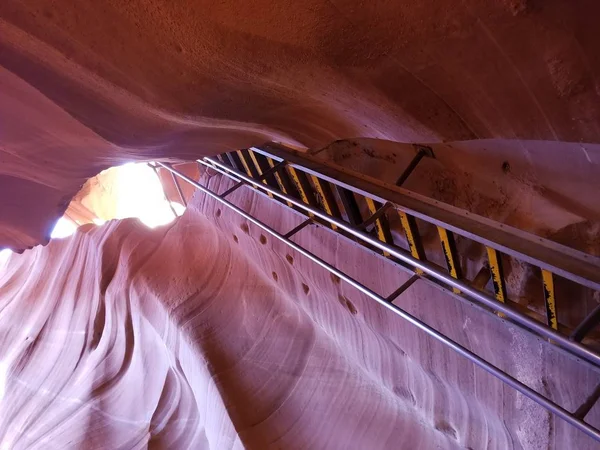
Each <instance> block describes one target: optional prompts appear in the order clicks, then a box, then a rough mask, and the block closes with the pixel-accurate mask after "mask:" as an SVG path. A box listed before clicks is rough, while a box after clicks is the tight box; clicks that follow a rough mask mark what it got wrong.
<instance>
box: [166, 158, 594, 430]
mask: <svg viewBox="0 0 600 450" xmlns="http://www.w3.org/2000/svg"><path fill="white" fill-rule="evenodd" d="M205 160H206V161H209V162H210V163H211V164H214V165H216V166H217V167H219V168H220V169H222V170H224V171H227V172H230V173H233V174H235V176H236V177H237V178H239V179H240V180H242V181H245V182H246V183H248V185H251V186H255V187H258V188H260V189H262V190H264V191H266V192H271V194H273V195H275V196H277V197H280V198H282V199H284V200H286V201H288V202H290V203H292V204H294V205H295V206H297V207H299V208H302V209H304V210H305V211H307V212H310V213H312V214H314V215H315V216H317V217H319V218H320V219H322V220H325V221H327V222H329V223H333V224H335V225H336V226H338V227H339V228H341V229H343V230H345V231H346V232H348V233H350V234H352V235H353V236H355V237H357V238H360V239H362V240H364V241H365V242H368V243H369V244H370V245H373V246H375V247H377V248H379V249H381V250H385V251H388V252H389V253H390V254H392V255H393V256H395V257H397V258H398V259H400V260H402V261H404V262H406V263H407V264H410V265H411V266H413V267H415V268H418V269H420V270H422V271H423V272H424V273H426V274H428V275H429V276H432V277H433V278H436V279H438V280H440V281H446V282H447V283H448V284H449V285H450V286H453V287H456V288H458V289H460V290H461V292H465V293H468V294H469V295H473V296H475V295H474V294H477V297H479V296H482V297H484V298H483V300H485V301H486V302H487V301H489V302H493V307H494V309H496V310H500V309H501V308H502V310H503V312H505V313H506V314H507V316H508V315H514V312H513V311H512V310H511V309H509V308H506V307H504V305H502V304H499V303H498V302H496V301H495V300H493V299H491V298H489V297H487V296H485V295H484V294H482V293H480V292H476V291H475V290H474V289H472V288H471V287H470V286H468V285H466V284H464V283H462V282H460V281H458V280H455V279H453V278H451V277H447V276H446V274H443V273H441V272H440V271H438V270H437V269H435V268H434V267H431V265H430V264H428V263H423V262H422V261H419V260H417V259H415V258H412V257H411V256H409V255H407V254H405V253H404V252H401V251H398V249H396V248H395V247H391V246H389V245H387V244H383V243H381V242H380V241H378V240H377V239H375V238H372V237H371V236H369V235H368V234H366V233H364V232H362V231H360V230H358V229H356V228H354V227H352V226H349V225H348V224H347V223H345V222H344V221H340V220H338V219H336V218H334V217H331V216H328V215H327V214H324V213H322V212H321V211H320V210H318V209H317V208H313V207H310V206H309V205H306V204H304V203H302V202H301V201H298V200H296V199H295V198H294V197H291V196H288V195H285V194H281V193H279V192H278V191H276V190H275V189H272V188H270V187H269V186H267V185H265V184H263V183H260V182H255V181H254V180H253V179H251V178H249V177H247V176H246V175H244V174H242V173H241V172H239V171H236V170H234V169H231V168H230V167H227V166H224V165H222V164H220V163H219V162H218V161H215V160H213V159H211V158H205ZM157 164H158V165H160V166H161V167H163V168H165V169H167V170H169V171H170V172H171V173H173V174H175V175H177V176H179V177H180V178H181V179H183V180H185V181H186V182H188V183H190V184H191V185H193V186H194V187H196V188H197V189H198V190H200V191H201V192H203V193H204V194H206V195H208V196H209V197H211V198H212V199H214V200H216V201H217V202H219V203H221V204H222V205H224V206H226V207H228V208H230V209H231V210H233V211H235V212H236V213H238V214H239V215H241V216H242V217H244V218H245V219H246V220H248V221H249V222H251V223H253V224H255V225H256V226H258V227H259V228H261V229H262V230H264V231H265V232H267V233H269V234H270V235H272V236H273V237H275V238H277V239H278V240H280V241H281V242H283V243H285V244H287V245H288V246H289V247H291V248H293V249H294V250H296V251H297V252H299V253H300V254H302V255H304V256H306V257H307V258H309V259H310V260H311V261H313V262H314V263H316V264H318V265H319V266H321V267H322V268H324V269H326V270H327V271H329V272H330V273H332V274H334V275H336V276H338V277H339V278H340V279H342V280H344V281H345V282H347V283H348V284H350V285H351V286H353V287H355V288H356V289H358V290H359V291H360V292H362V293H363V294H365V295H367V296H368V297H369V298H371V299H373V300H375V301H376V302H377V303H379V304H380V305H381V306H383V307H385V308H387V309H389V310H390V311H392V312H394V313H395V314H397V315H398V316H400V317H402V318H403V319H405V320H407V321H408V322H409V323H411V324H413V325H414V326H416V327H417V328H419V329H420V330H422V331H424V332H425V333H427V334H428V335H429V336H431V337H432V338H434V339H436V340H438V341H439V342H441V343H443V344H444V345H446V346H447V347H449V348H451V349H452V350H454V351H456V352H457V353H459V354H460V355H462V356H464V357H465V358H467V359H468V360H470V361H471V362H473V363H474V364H476V365H477V366H479V367H481V368H482V369H484V370H485V371H487V372H488V373H490V374H491V375H493V376H495V377H496V378H498V379H500V380H501V381H503V382H504V383H506V384H508V385H509V386H511V387H513V388H514V389H516V390H517V391H519V392H520V393H521V394H523V395H525V396H526V397H528V398H530V399H531V400H533V401H535V402H536V403H538V404H539V405H541V406H542V407H544V408H546V409H547V410H549V411H551V412H553V413H554V414H556V415H557V416H558V417H560V418H561V419H563V420H565V421H566V422H568V423H570V424H571V425H573V426H574V427H576V428H577V429H579V430H581V431H583V432H584V433H586V434H587V435H588V436H590V437H592V438H594V439H595V440H597V441H600V430H598V429H596V428H595V427H593V426H591V425H589V424H587V423H586V422H584V420H583V419H582V418H580V417H577V416H576V415H575V414H573V413H571V412H569V411H567V410H566V409H564V408H563V407H561V406H560V405H558V404H557V403H555V402H553V401H551V400H550V399H548V398H546V397H544V396H543V395H541V394H539V393H538V392H536V391H534V390H533V389H531V388H530V387H529V386H527V385H525V384H524V383H522V382H520V381H519V380H517V379H516V378H514V377H512V376H511V375H509V374H508V373H506V372H504V371H503V370H501V369H499V368H498V367H496V366H494V365H493V364H491V363H489V362H488V361H486V360H484V359H483V358H481V357H480V356H478V355H477V354H475V353H473V352H472V351H470V350H469V349H467V348H465V347H463V346H462V345H460V344H458V343H457V342H455V341H453V340H452V339H450V338H449V337H447V336H446V335H444V334H442V333H440V332H439V331H437V330H436V329H434V328H432V327H430V326H429V325H427V324H426V323H424V322H422V321H420V320H419V319H417V318H416V317H414V316H413V315H411V314H410V313H408V312H406V311H405V310H403V309H402V308H400V307H398V306H396V305H394V304H393V303H391V302H390V301H388V300H387V299H386V298H384V297H382V296H380V295H379V294H377V293H376V292H374V291H373V290H371V289H369V288H368V287H366V286H364V285H363V284H362V283H360V282H359V281H357V280H355V279H354V278H352V277H350V276H348V275H347V274H345V273H344V272H342V271H340V270H339V269H337V268H335V267H333V266H332V265H330V264H329V263H327V262H325V261H324V260H322V259H321V258H319V257H318V256H316V255H315V254H313V253H311V252H310V251H308V250H306V249H305V248H303V247H301V246H300V245H298V244H296V243H295V242H293V241H292V240H291V239H289V238H288V237H286V236H285V235H282V234H281V233H279V232H277V231H276V230H274V229H273V228H271V227H269V226H268V225H266V224H265V223H263V222H261V221H260V220H258V219H256V218H255V217H253V216H252V215H250V214H249V213H247V212H245V211H244V210H242V209H241V208H239V207H237V206H235V205H234V204H233V203H231V202H229V201H227V200H225V199H224V198H222V197H221V196H219V195H218V194H216V193H215V192H213V191H211V190H210V189H208V188H206V187H204V186H202V185H201V184H200V183H198V182H196V181H195V180H193V179H191V178H189V177H188V176H186V175H185V174H183V173H181V172H179V171H177V170H176V169H174V168H173V167H171V166H170V165H168V164H164V163H157ZM309 220H310V219H309ZM448 278H449V279H448ZM409 282H410V280H409ZM413 282H414V280H413ZM484 303H485V302H484ZM504 310H506V311H504ZM536 324H537V325H540V324H539V323H536ZM543 331H544V333H549V336H552V338H553V339H554V338H559V339H560V340H561V341H562V339H564V338H563V337H562V336H561V335H558V334H557V333H553V332H552V331H551V330H549V329H545V327H544V330H543ZM554 335H556V336H554ZM567 343H570V344H573V343H572V342H570V341H568V340H567ZM573 347H574V349H577V350H578V351H581V349H580V347H581V348H582V349H583V350H585V351H582V353H583V354H584V355H587V354H588V353H591V352H589V350H588V349H585V347H583V346H581V345H574V344H573ZM591 356H595V357H596V359H597V358H598V357H597V355H595V354H593V353H591ZM592 360H594V359H593V358H592Z"/></svg>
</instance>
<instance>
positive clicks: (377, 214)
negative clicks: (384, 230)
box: [332, 202, 393, 230]
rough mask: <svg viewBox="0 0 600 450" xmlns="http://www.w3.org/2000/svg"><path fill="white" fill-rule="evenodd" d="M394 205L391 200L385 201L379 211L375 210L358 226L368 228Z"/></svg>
mask: <svg viewBox="0 0 600 450" xmlns="http://www.w3.org/2000/svg"><path fill="white" fill-rule="evenodd" d="M392 206H393V205H392V204H391V203H390V202H387V203H385V204H384V205H383V206H382V207H381V208H379V209H378V210H377V211H375V212H374V213H373V214H372V215H371V217H369V218H368V219H367V220H365V221H364V222H363V223H361V224H359V225H357V226H356V228H358V229H359V230H365V229H366V228H368V227H369V225H372V224H374V223H375V222H376V221H377V219H379V218H380V217H381V216H383V215H384V214H385V212H386V211H387V210H388V209H390V208H391V207H392ZM332 217H333V216H332Z"/></svg>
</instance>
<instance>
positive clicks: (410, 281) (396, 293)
mask: <svg viewBox="0 0 600 450" xmlns="http://www.w3.org/2000/svg"><path fill="white" fill-rule="evenodd" d="M419 278H421V277H420V276H419V275H413V276H412V277H410V278H409V279H408V280H407V281H406V282H405V283H404V284H403V285H402V286H400V287H399V288H398V289H396V290H395V291H394V292H392V293H391V294H390V295H388V296H387V298H386V300H387V301H388V302H390V303H391V302H393V301H394V300H395V299H396V298H398V296H400V295H402V294H403V293H404V291H406V290H407V289H408V288H409V287H411V286H412V285H413V284H415V281H417V280H418V279H419Z"/></svg>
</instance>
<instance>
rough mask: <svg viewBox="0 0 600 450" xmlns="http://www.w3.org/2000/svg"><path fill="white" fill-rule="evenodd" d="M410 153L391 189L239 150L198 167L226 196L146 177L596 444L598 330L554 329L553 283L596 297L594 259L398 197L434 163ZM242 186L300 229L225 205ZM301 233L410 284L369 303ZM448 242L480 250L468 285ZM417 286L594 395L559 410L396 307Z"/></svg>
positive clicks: (597, 265) (287, 158)
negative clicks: (539, 297)
mask: <svg viewBox="0 0 600 450" xmlns="http://www.w3.org/2000/svg"><path fill="white" fill-rule="evenodd" d="M415 149H416V155H415V157H414V159H413V161H412V162H411V163H410V164H409V166H408V167H407V168H406V170H405V171H404V173H403V174H402V175H401V176H400V177H399V178H398V181H397V183H396V185H391V184H387V183H383V182H381V181H379V180H376V179H374V178H371V177H367V176H364V175H362V174H359V173H356V172H353V171H350V170H348V169H346V168H343V167H340V166H337V165H335V164H333V163H331V162H328V161H325V160H322V159H319V158H318V157H316V156H314V155H310V154H307V153H302V152H297V151H294V150H290V149H286V148H283V147H281V146H277V145H266V146H263V147H261V148H250V149H245V150H238V151H234V152H230V153H225V154H222V155H219V156H217V157H214V158H212V157H206V158H203V159H201V160H198V163H200V164H201V165H203V166H205V167H208V168H211V169H214V170H215V171H217V172H219V173H221V174H223V175H224V176H227V177H229V178H231V179H233V180H234V181H235V182H236V184H235V185H234V186H233V187H232V188H230V189H228V190H226V191H225V192H222V193H216V192H213V191H211V190H209V189H208V188H207V187H205V186H202V185H200V184H199V183H198V182H197V181H196V180H193V179H191V178H190V177H188V176H186V175H185V174H183V173H181V172H180V171H178V170H176V169H174V168H173V167H172V166H171V165H169V164H165V163H155V164H156V165H155V166H154V167H162V168H164V169H166V170H168V171H169V172H170V173H171V174H172V175H173V180H174V181H175V185H176V187H177V190H178V192H179V194H180V196H181V198H182V200H183V201H184V202H185V198H184V196H183V193H182V190H181V188H180V186H179V184H178V181H177V178H180V179H182V180H184V181H186V182H188V183H190V184H191V185H193V186H195V187H196V188H197V189H199V190H200V191H202V192H203V193H205V194H206V195H208V196H210V197H212V198H213V199H214V200H216V201H218V202H220V203H222V204H223V205H225V206H227V207H229V208H231V209H232V210H234V211H236V212H237V213H238V214H240V215H241V216H243V217H245V218H246V219H247V220H248V221H250V222H252V223H254V224H255V225H256V226H258V227H260V228H261V229H262V230H264V231H266V232H267V233H269V234H271V235H272V236H274V237H276V238H277V239H279V240H280V241H282V242H284V243H286V244H287V245H289V246H290V247H292V248H294V249H295V250H296V251H298V252H300V253H302V254H303V255H304V256H306V257H308V258H309V259H311V260H312V261H313V262H315V263H317V264H318V265H320V266H321V267H323V268H325V269H326V270H328V271H329V272H331V273H333V274H335V275H336V276H338V277H339V278H340V279H342V280H344V281H346V282H347V283H349V284H350V285H352V286H354V287H355V288H356V289H358V290H360V291H361V292H362V293H364V294H365V295H367V296H368V297H370V298H371V299H373V300H374V301H376V302H378V303H379V304H381V305H382V306H383V307H386V308H388V309H390V310H391V311H393V312H394V313H396V314H397V315H399V316H400V317H402V318H403V319H405V320H407V321H409V322H410V323H412V324H413V325H415V326H416V327H418V328H420V329H421V330H423V331H425V332H426V333H427V334H429V335H430V336H431V337H433V338H435V339H437V340H438V341H440V342H442V343H443V344H445V345H446V346H448V347H450V348H452V349H453V350H455V351H456V352H458V353H460V354H461V355H463V356H464V357H466V358H467V359H469V360H470V361H472V362H473V363H474V364H476V365H478V366H479V367H481V368H483V369H484V370H486V371H487V372H489V373H491V374H492V375H494V376H496V377H497V378H499V379H501V380H502V381H504V382H505V383H506V384H508V385H510V386H512V387H513V388H514V389H516V390H518V391H519V392H521V393H522V394H524V395H525V396H527V397H529V398H530V399H532V400H534V401H535V402H537V403H538V404H540V405H541V406H543V407H545V408H546V409H548V410H549V411H551V412H553V413H554V414H556V415H557V416H559V417H561V418H562V419H564V420H565V421H567V422H569V423H570V424H572V425H573V426H575V427H577V428H578V429H580V430H582V431H583V432H585V433H586V434H588V435H590V436H591V437H593V438H594V439H596V440H598V441H600V430H598V429H597V428H595V427H593V426H591V425H590V424H588V423H586V422H585V417H586V415H587V413H588V412H589V411H590V409H591V408H592V407H593V406H594V404H595V403H596V402H597V400H598V398H599V397H600V353H599V352H598V351H596V350H595V348H594V347H593V345H586V344H584V343H583V342H582V341H583V340H584V339H585V338H586V336H589V335H590V333H592V331H593V329H594V327H595V326H596V325H597V324H598V322H600V306H598V307H596V308H595V309H594V310H593V311H591V313H590V314H589V315H588V316H587V317H586V318H585V319H583V320H582V321H581V322H580V323H579V325H577V326H576V327H572V328H569V327H567V326H565V325H563V324H561V321H560V311H558V310H557V303H556V290H555V281H556V279H557V277H561V278H564V279H566V280H569V281H570V282H572V283H575V284H577V285H579V286H581V287H583V288H585V289H591V290H596V291H600V259H599V258H596V257H593V256H591V255H588V254H585V253H582V252H578V251H576V250H573V249H571V248H568V247H565V246H562V245H560V244H557V243H555V242H552V241H549V240H547V239H544V238H541V237H539V236H535V235H532V234H529V233H526V232H524V231H522V230H518V229H516V228H513V227H510V226H507V225H505V224H502V223H498V222H495V221H492V220H489V219H486V218H484V217H480V216H477V215H474V214H472V213H469V212H468V211H464V210H461V209H458V208H455V207H452V206H450V205H447V204H444V203H441V202H438V201H436V200H432V199H430V198H427V197H424V196H421V195H419V194H416V193H414V192H411V191H408V190H405V189H402V188H401V187H400V186H401V185H402V184H403V183H404V181H405V180H406V179H407V178H408V177H409V176H410V174H411V172H412V171H413V170H414V168H415V167H417V165H418V164H419V161H421V159H422V158H424V157H433V156H434V155H433V152H432V151H431V149H430V148H428V147H426V146H419V145H416V146H415ZM242 186H249V187H251V188H253V189H255V190H256V192H258V193H260V194H263V195H266V196H268V197H270V198H271V199H272V200H273V201H277V202H280V204H281V207H282V208H290V209H292V210H294V211H295V212H296V213H297V214H302V215H303V216H304V217H305V220H304V221H303V222H302V223H301V224H300V225H299V226H297V227H295V228H294V229H292V230H289V231H286V232H283V233H281V232H279V231H276V230H274V229H273V228H271V227H270V226H268V225H266V224H265V223H263V222H261V221H260V220H258V219H256V218H255V217H253V216H251V215H250V214H248V213H247V212H246V211H243V210H242V209H240V208H239V207H237V206H235V205H234V204H232V203H231V202H230V201H228V200H227V196H229V195H230V194H231V193H232V192H234V191H235V190H237V189H239V188H241V187H242ZM184 204H185V203H184ZM392 215H397V216H398V217H397V218H399V223H400V224H401V232H402V234H403V236H404V238H405V239H404V240H402V242H400V241H399V240H398V239H396V240H395V239H394V233H393V231H394V230H392V229H391V228H390V223H389V222H390V220H389V219H390V218H391V217H392ZM417 221H423V222H426V223H429V224H431V225H433V226H435V227H436V229H437V234H438V236H439V240H440V244H439V245H440V249H441V251H442V252H443V255H444V259H445V263H446V264H445V267H444V266H442V265H438V264H435V263H433V262H431V261H428V260H427V257H426V254H425V251H424V246H423V243H422V239H421V235H420V233H419V226H418V223H417ZM307 226H320V227H325V228H328V229H329V231H330V232H332V233H337V234H339V235H342V236H343V237H344V238H345V239H350V240H352V241H353V242H355V243H358V244H359V245H362V246H363V247H364V249H365V251H369V252H376V253H378V254H380V255H382V256H383V257H385V258H386V259H387V260H388V261H389V262H390V264H395V265H397V267H398V268H399V269H400V270H405V271H408V272H410V273H411V274H412V276H411V278H410V279H409V280H408V281H407V282H406V283H404V284H403V285H402V286H399V287H398V289H397V290H395V291H394V292H392V293H389V294H388V295H383V294H379V293H376V292H374V291H372V290H371V289H369V288H367V287H366V286H364V285H363V284H361V282H360V281H359V280H356V279H354V278H351V277H349V276H348V275H346V274H345V273H343V272H341V271H340V270H338V269H337V268H336V267H334V266H332V265H330V264H328V263H327V262H325V261H323V260H322V259H321V258H319V257H318V256H317V255H315V254H313V253H311V252H309V251H308V250H306V249H304V248H303V247H301V246H299V245H298V244H296V243H295V242H294V241H293V240H292V237H293V236H294V235H295V234H296V233H297V232H298V231H300V230H301V229H303V228H305V227H307ZM456 236H460V237H461V239H468V240H470V241H473V242H476V243H478V244H480V245H483V246H484V247H485V250H486V255H487V263H486V264H485V265H484V266H483V267H482V268H481V270H480V271H479V273H478V274H477V275H476V276H475V277H473V278H472V279H467V278H466V277H465V275H464V274H463V271H462V270H461V265H460V258H459V256H460V255H459V253H458V250H457V246H456V243H455V239H456ZM503 258H504V260H506V258H511V259H514V260H518V261H522V262H525V263H527V264H529V265H532V266H534V267H537V268H539V270H540V272H541V279H542V282H541V283H540V284H541V285H540V287H539V288H540V291H542V292H543V299H544V305H543V306H544V308H543V310H544V311H545V314H543V315H539V314H536V313H535V312H534V311H531V310H527V309H524V308H523V307H520V306H519V305H518V303H517V302H514V301H511V299H510V298H509V297H508V295H507V287H506V277H505V275H504V271H503ZM490 280H491V286H493V290H490V291H488V290H486V289H485V286H486V285H489V284H490V283H488V282H489V281H490ZM417 281H419V282H426V283H430V284H432V285H434V286H436V287H439V288H440V289H443V290H445V291H446V292H448V293H449V294H450V295H452V296H453V297H455V298H457V299H458V300H460V301H464V302H469V303H471V304H472V305H473V306H475V307H476V308H478V309H480V310H482V311H484V312H486V313H488V314H491V315H494V316H496V317H497V319H498V320H505V321H509V322H510V323H512V324H515V325H517V326H519V327H521V328H522V329H525V330H526V331H528V332H530V333H532V334H534V335H536V336H538V337H541V338H543V339H545V340H546V344H547V345H553V346H555V347H557V348H558V349H560V351H561V352H563V353H565V354H567V355H570V356H571V357H573V358H575V359H576V360H577V361H580V362H581V363H583V364H587V365H589V366H590V367H592V368H593V369H594V370H595V371H597V372H598V373H599V377H598V380H599V386H598V388H596V389H595V391H594V392H592V393H590V396H589V397H588V398H587V399H585V401H582V404H581V406H580V407H579V408H578V409H577V410H576V411H574V412H570V411H568V410H566V409H565V408H563V407H562V406H560V405H558V404H557V403H555V402H553V401H552V400H550V399H549V398H547V397H546V396H544V395H542V394H540V393H538V392H536V391H534V390H533V389H531V388H530V387H528V386H527V385H525V384H524V383H522V382H520V381H519V380H517V379H516V378H514V377H512V376H511V375H509V374H507V373H506V372H504V371H502V370H501V369H499V368H497V367H496V366H494V365H493V364H491V363H490V362H488V361H486V360H485V359H484V358H482V357H480V356H478V355H476V354H474V353H473V352H471V351H470V350H468V349H467V348H465V347H463V346H461V345H460V344H458V343H456V342H454V341H453V340H451V339H450V338H448V337H447V336H445V335H444V334H442V333H440V332H439V331H437V330H436V329H434V328H432V327H431V326H429V325H428V324H426V323H424V322H422V321H420V320H419V319H417V318H416V317H414V316H412V315H411V314H409V313H408V312H406V311H404V310H403V309H402V308H400V307H398V306H397V305H395V304H394V303H393V301H394V299H396V298H397V297H398V296H399V295H401V294H402V293H403V292H404V291H405V290H406V289H408V287H410V286H411V285H412V284H413V283H415V282H417Z"/></svg>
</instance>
